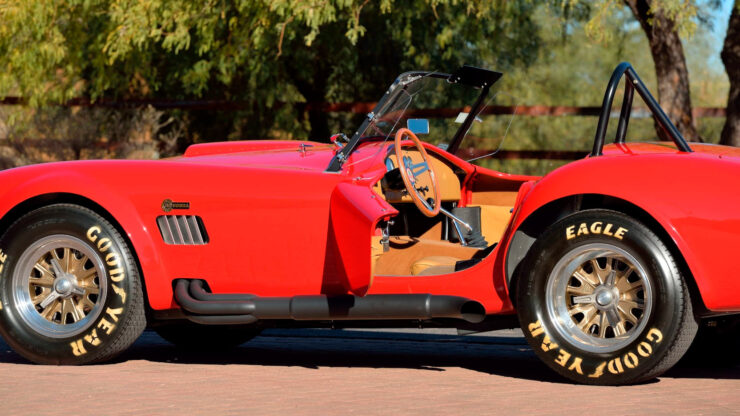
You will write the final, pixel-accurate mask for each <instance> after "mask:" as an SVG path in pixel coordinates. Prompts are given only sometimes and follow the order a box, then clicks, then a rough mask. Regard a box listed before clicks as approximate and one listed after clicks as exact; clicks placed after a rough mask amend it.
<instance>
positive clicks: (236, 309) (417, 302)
mask: <svg viewBox="0 0 740 416" xmlns="http://www.w3.org/2000/svg"><path fill="white" fill-rule="evenodd" d="M175 298H176V299H177V302H178V303H179V304H180V306H182V308H183V309H184V310H185V311H187V312H189V313H191V314H195V315H197V316H190V317H189V318H190V319H191V320H193V321H195V319H197V321H196V322H200V323H214V324H215V323H218V322H217V321H219V319H220V318H225V319H227V320H229V321H231V322H230V323H251V322H241V321H240V320H239V319H240V318H239V316H245V315H246V316H250V317H252V318H253V319H255V320H257V319H293V320H298V321H321V320H336V321H338V320H383V319H411V320H416V319H433V318H457V319H463V320H465V321H468V322H472V323H478V322H481V321H482V320H483V319H484V318H485V316H486V311H485V309H484V308H483V305H481V304H480V303H478V302H476V301H474V300H470V299H466V298H462V297H459V296H440V295H429V294H398V295H367V296H364V297H359V296H352V295H340V296H324V295H310V296H293V297H259V296H254V295H247V294H213V293H209V292H207V291H206V290H205V289H204V287H203V282H202V281H199V280H185V279H179V280H177V282H176V285H175ZM226 316H229V318H226ZM193 318H195V319H193ZM249 319H250V318H244V320H245V321H248V320H249ZM252 322H254V321H252Z"/></svg>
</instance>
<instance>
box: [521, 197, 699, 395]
mask: <svg viewBox="0 0 740 416" xmlns="http://www.w3.org/2000/svg"><path fill="white" fill-rule="evenodd" d="M525 261H527V265H528V266H529V265H531V268H529V269H528V270H526V271H525V272H524V274H523V275H522V279H523V280H522V281H520V282H518V285H517V310H518V315H519V322H520V323H521V325H522V329H523V330H524V335H525V337H526V338H527V341H528V342H529V344H530V345H531V346H532V348H533V349H534V351H535V353H536V354H537V355H538V356H539V357H540V358H541V359H542V360H543V361H544V362H545V363H546V364H547V365H548V366H549V367H550V368H552V369H553V370H555V371H556V372H558V373H559V374H561V375H563V376H565V377H567V378H568V379H570V380H573V381H576V382H579V383H584V384H603V385H619V384H629V383H637V382H641V381H644V380H648V379H652V378H654V377H656V376H658V375H660V374H661V373H663V372H664V371H666V370H668V369H669V368H670V367H671V366H673V365H674V364H675V363H676V362H677V361H678V360H679V359H680V358H681V356H682V355H683V354H684V353H685V352H686V350H687V349H688V348H689V346H690V345H691V341H692V340H693V338H694V335H695V334H696V330H697V321H696V318H695V317H694V314H693V312H692V308H691V299H690V298H689V292H688V289H687V287H686V284H685V282H684V280H683V278H682V276H681V273H680V272H679V269H678V267H677V266H676V262H675V260H674V259H673V256H672V255H671V253H670V251H669V250H668V249H667V248H666V246H665V245H664V244H663V243H662V242H661V241H660V239H659V238H658V237H657V236H656V235H655V234H654V233H653V232H652V231H650V230H649V229H648V228H647V227H646V226H644V225H643V224H641V223H640V222H638V221H636V220H635V219H633V218H631V217H628V216H626V215H624V214H621V213H618V212H615V211H609V210H587V211H581V212H578V213H575V214H572V215H570V216H567V217H565V218H563V219H562V220H560V221H558V222H557V223H555V224H554V225H552V226H551V227H550V228H548V229H547V230H546V231H545V232H544V233H543V235H542V236H541V237H540V238H539V239H538V240H537V241H536V242H535V244H534V246H533V247H532V250H531V251H530V253H529V254H528V257H527V259H526V260H525Z"/></svg>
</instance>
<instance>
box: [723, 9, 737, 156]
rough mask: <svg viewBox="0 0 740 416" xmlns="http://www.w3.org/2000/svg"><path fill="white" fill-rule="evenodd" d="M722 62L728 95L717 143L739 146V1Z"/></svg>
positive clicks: (728, 30)
mask: <svg viewBox="0 0 740 416" xmlns="http://www.w3.org/2000/svg"><path fill="white" fill-rule="evenodd" d="M722 62H723V63H724V64H725V70H726V71H727V75H728V76H729V77H730V95H729V97H728V98H727V121H725V127H724V128H723V129H722V136H721V138H720V141H719V143H720V144H725V145H728V146H740V1H735V7H733V9H732V15H730V23H729V24H728V25H727V36H726V37H725V44H724V46H723V47H722Z"/></svg>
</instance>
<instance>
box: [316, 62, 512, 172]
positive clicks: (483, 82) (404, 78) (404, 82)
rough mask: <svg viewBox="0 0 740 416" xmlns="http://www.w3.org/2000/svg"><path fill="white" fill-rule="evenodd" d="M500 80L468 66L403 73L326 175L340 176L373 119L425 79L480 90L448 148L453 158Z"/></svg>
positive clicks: (486, 72)
mask: <svg viewBox="0 0 740 416" xmlns="http://www.w3.org/2000/svg"><path fill="white" fill-rule="evenodd" d="M502 76H503V74H502V73H501V72H496V71H490V70H487V69H481V68H476V67H473V66H469V65H464V66H462V67H460V68H459V69H458V70H457V71H455V72H454V73H452V74H446V73H442V72H428V71H410V72H404V73H403V74H401V75H399V76H398V77H397V78H396V79H395V81H393V83H392V84H391V86H390V87H389V88H388V91H386V93H385V94H383V97H382V98H381V99H380V101H378V103H377V104H376V105H375V107H374V108H373V111H371V112H370V113H368V114H367V116H366V117H365V119H364V120H363V121H362V124H361V125H360V127H359V128H358V129H357V130H356V131H355V133H354V134H353V135H352V138H351V139H350V140H349V142H348V143H347V144H346V145H345V146H343V147H342V148H341V149H339V151H337V153H336V154H335V155H334V157H333V158H332V160H331V162H329V166H328V167H327V168H326V172H339V171H340V170H341V169H342V165H343V164H344V162H345V161H346V160H347V158H348V157H349V155H350V154H351V153H352V152H353V151H354V150H355V149H356V148H357V145H358V144H359V142H360V139H362V134H363V133H364V132H365V130H367V128H368V126H369V125H370V123H371V122H373V121H374V120H375V119H376V117H377V115H378V114H383V112H384V111H385V110H386V107H387V106H388V105H392V104H393V103H394V102H395V101H396V99H397V98H398V96H399V95H400V94H401V93H402V92H403V91H404V90H405V89H406V87H407V86H409V85H411V84H413V83H414V82H416V81H418V80H420V79H422V78H425V77H432V78H440V79H446V80H447V82H448V83H450V84H461V85H467V86H472V87H474V88H476V89H480V90H481V92H480V94H479V95H478V98H477V99H476V101H475V103H474V104H473V106H472V108H471V110H470V112H468V115H467V117H466V118H465V120H464V121H463V123H462V124H461V125H460V128H459V129H458V130H457V132H456V133H455V136H454V137H453V139H452V141H451V142H450V145H449V146H448V150H447V151H448V152H449V153H452V154H454V153H455V151H457V148H458V147H459V146H460V142H462V139H463V138H464V137H465V135H466V133H467V131H468V130H469V129H470V126H471V125H472V123H473V120H475V117H476V116H477V115H478V112H479V111H480V109H481V107H482V106H483V103H484V102H485V99H486V97H487V96H488V93H489V91H490V89H491V86H492V85H493V84H494V83H495V82H496V81H498V80H499V79H500V78H501V77H502Z"/></svg>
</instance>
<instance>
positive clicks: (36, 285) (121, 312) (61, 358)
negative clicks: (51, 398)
mask: <svg viewBox="0 0 740 416" xmlns="http://www.w3.org/2000/svg"><path fill="white" fill-rule="evenodd" d="M0 262H2V263H1V264H0V306H1V308H0V333H2V336H3V338H4V339H5V341H6V342H7V343H8V344H9V345H10V346H11V347H12V348H13V349H14V350H15V351H16V352H18V353H19V354H20V355H22V356H23V357H25V358H27V359H29V360H31V361H33V362H36V363H41V364H86V363H93V362H98V361H104V360H107V359H109V358H112V357H113V356H115V355H116V354H118V353H120V352H121V351H123V350H125V349H126V348H127V347H128V346H129V345H131V344H132V343H133V342H134V341H135V340H136V338H138V336H139V335H140V334H141V332H142V331H143V329H144V327H145V325H146V319H145V317H144V305H143V299H142V291H141V286H140V281H139V273H138V268H137V266H136V262H135V260H134V258H133V256H132V254H131V252H130V250H129V248H128V246H127V244H126V242H125V241H124V240H123V238H122V237H121V235H120V234H119V233H118V231H117V230H116V229H115V227H113V225H111V224H110V223H109V222H108V221H106V220H105V219H104V218H102V217H101V216H99V215H98V214H96V213H95V212H93V211H91V210H89V209H87V208H83V207H81V206H77V205H71V204H55V205H49V206H46V207H43V208H39V209H37V210H34V211H32V212H30V213H28V214H26V215H24V216H23V217H21V218H20V219H19V220H18V221H16V222H15V223H14V224H13V225H11V226H10V227H9V228H8V230H7V231H6V232H5V234H4V235H3V236H2V237H0Z"/></svg>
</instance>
